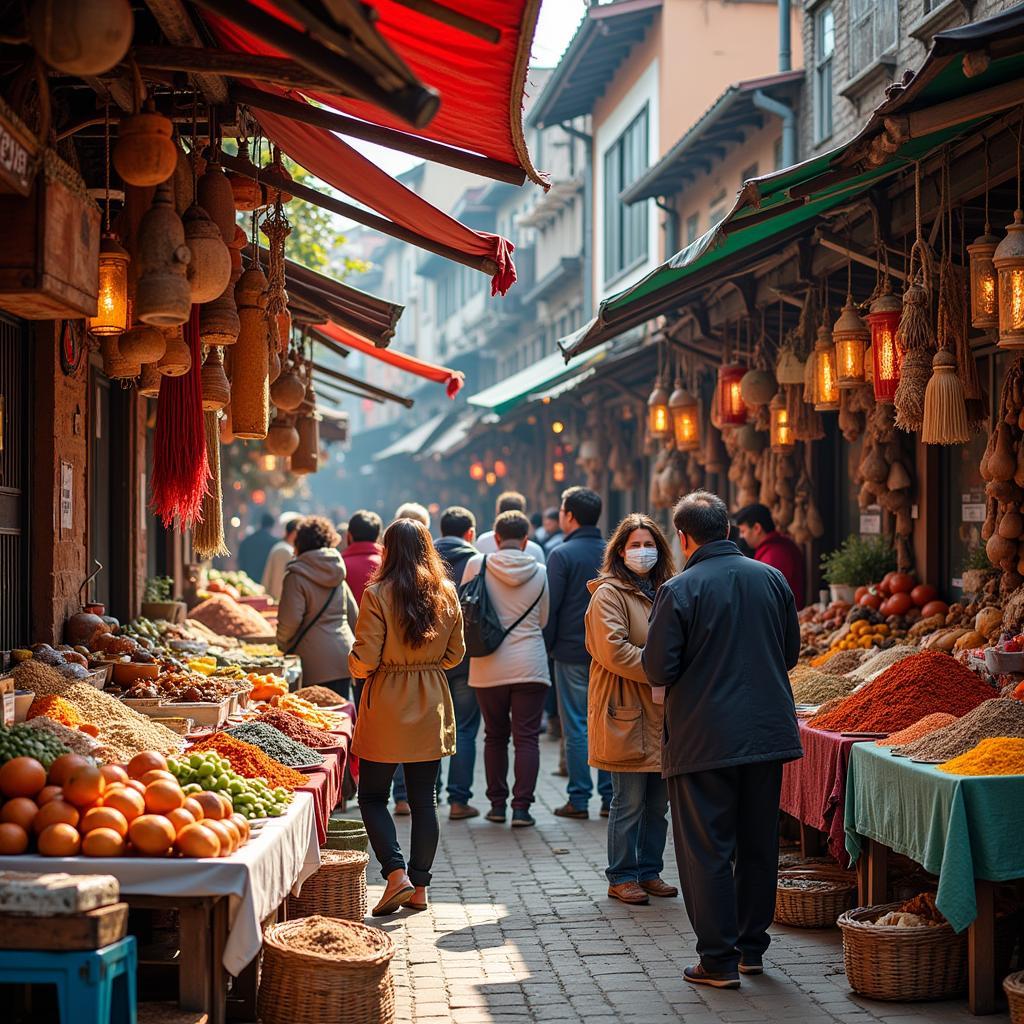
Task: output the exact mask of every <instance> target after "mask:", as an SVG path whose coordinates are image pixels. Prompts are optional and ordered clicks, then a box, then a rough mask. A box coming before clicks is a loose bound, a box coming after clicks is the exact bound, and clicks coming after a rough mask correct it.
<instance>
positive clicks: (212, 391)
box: [199, 348, 231, 412]
mask: <svg viewBox="0 0 1024 1024" xmlns="http://www.w3.org/2000/svg"><path fill="white" fill-rule="evenodd" d="M199 380H200V383H201V385H202V389H203V411H204V412H220V410H221V409H223V408H224V406H226V405H227V404H228V402H229V401H230V400H231V385H230V384H229V383H228V377H227V374H226V373H225V372H224V359H223V357H222V355H221V351H220V349H219V348H211V349H210V352H209V354H208V355H207V357H206V361H205V362H204V363H203V368H202V370H201V371H200V374H199Z"/></svg>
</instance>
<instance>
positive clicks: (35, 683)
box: [14, 658, 72, 697]
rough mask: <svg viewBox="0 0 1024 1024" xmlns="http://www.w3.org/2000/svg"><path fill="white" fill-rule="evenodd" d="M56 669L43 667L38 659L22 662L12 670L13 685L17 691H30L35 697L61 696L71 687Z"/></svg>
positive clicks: (68, 680) (67, 680)
mask: <svg viewBox="0 0 1024 1024" xmlns="http://www.w3.org/2000/svg"><path fill="white" fill-rule="evenodd" d="M71 683H72V680H70V679H66V678H65V677H64V676H62V675H61V674H60V673H59V672H58V671H57V670H56V669H54V668H51V667H50V666H49V665H44V664H43V662H41V661H40V660H39V659H38V658H32V659H31V660H30V661H23V662H22V663H21V664H20V665H19V666H18V667H17V668H16V669H15V670H14V685H15V686H16V687H17V688H18V689H19V690H31V691H32V692H33V693H34V694H35V695H36V696H37V697H50V696H54V695H56V694H61V693H63V692H64V691H65V690H67V688H68V687H69V686H70V685H71Z"/></svg>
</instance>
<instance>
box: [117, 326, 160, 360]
mask: <svg viewBox="0 0 1024 1024" xmlns="http://www.w3.org/2000/svg"><path fill="white" fill-rule="evenodd" d="M118 346H119V348H120V349H121V354H122V355H123V356H124V357H125V358H126V359H129V360H131V362H133V363H139V364H141V365H143V366H145V365H146V364H147V363H157V362H159V361H160V358H161V357H162V356H163V354H164V351H165V350H166V348H167V339H166V338H165V337H164V335H163V332H162V331H161V330H160V329H159V328H158V327H152V326H150V325H149V324H136V325H135V326H134V327H129V328H128V330H127V331H125V332H124V334H122V335H121V338H120V341H119V342H118Z"/></svg>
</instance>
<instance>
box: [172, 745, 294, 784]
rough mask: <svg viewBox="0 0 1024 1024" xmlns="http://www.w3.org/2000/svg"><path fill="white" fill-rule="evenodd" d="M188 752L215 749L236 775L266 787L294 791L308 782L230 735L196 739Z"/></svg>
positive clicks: (260, 751) (258, 749)
mask: <svg viewBox="0 0 1024 1024" xmlns="http://www.w3.org/2000/svg"><path fill="white" fill-rule="evenodd" d="M189 750H190V752H191V751H192V750H195V751H198V752H199V753H202V752H203V751H205V750H215V751H217V753H218V754H220V755H221V756H222V757H226V758H227V759H228V761H230V762H231V767H232V769H233V770H234V771H236V772H238V774H239V775H244V776H245V777H246V778H247V779H263V780H265V782H266V783H267V785H268V786H271V787H273V788H276V787H278V786H284V788H285V789H297V788H298V787H299V786H304V785H306V783H307V782H309V779H307V778H306V776H305V775H303V774H302V773H301V772H297V771H295V769H294V768H288V767H286V766H285V765H283V764H281V763H280V762H278V761H275V760H274V759H273V758H272V757H268V756H267V755H266V754H264V753H263V751H262V750H260V748H259V747H254V746H253V745H252V744H251V743H244V742H243V741H242V740H239V739H235V737H234V736H229V735H228V734H227V733H226V732H215V733H214V734H213V735H212V736H207V737H206V739H204V740H200V741H199V742H198V743H196V744H195V745H194V746H192V747H190V748H189Z"/></svg>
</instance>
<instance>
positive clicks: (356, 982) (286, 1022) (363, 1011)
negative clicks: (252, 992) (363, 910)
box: [259, 917, 395, 1024]
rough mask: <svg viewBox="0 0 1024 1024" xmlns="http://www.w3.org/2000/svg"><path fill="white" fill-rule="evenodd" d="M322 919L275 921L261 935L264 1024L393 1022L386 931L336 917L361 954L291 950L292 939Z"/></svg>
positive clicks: (390, 952) (391, 951)
mask: <svg viewBox="0 0 1024 1024" xmlns="http://www.w3.org/2000/svg"><path fill="white" fill-rule="evenodd" d="M319 920H322V919H320V918H316V917H306V918H301V919H299V920H297V921H286V922H284V923H283V924H273V925H271V926H270V927H269V928H268V929H267V930H266V931H265V932H264V933H263V973H262V976H261V977H260V992H259V1017H260V1020H261V1021H262V1022H263V1024H323V1022H324V1021H335V1022H338V1024H341V1022H344V1024H391V1022H392V1021H393V1020H394V1019H395V989H394V982H393V980H392V978H391V970H390V964H391V958H392V957H393V956H394V955H395V944H394V942H393V941H392V939H391V936H390V935H388V934H387V932H383V931H381V930H380V929H378V928H370V927H368V926H367V925H363V924H357V923H356V922H354V921H334V920H331V919H327V920H331V923H332V925H333V926H334V927H335V929H339V928H343V929H344V930H345V932H346V933H347V934H348V935H349V936H351V944H352V945H353V946H357V945H358V946H361V947H362V949H360V950H359V951H358V952H352V953H349V954H348V955H346V956H341V955H338V954H336V953H332V954H327V953H324V954H318V953H309V952H306V951H305V950H299V949H295V948H292V945H291V941H290V940H291V939H292V937H293V936H294V935H296V933H300V932H302V931H303V930H305V929H306V928H307V927H308V926H309V925H311V924H315V923H316V922H317V921H319Z"/></svg>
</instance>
